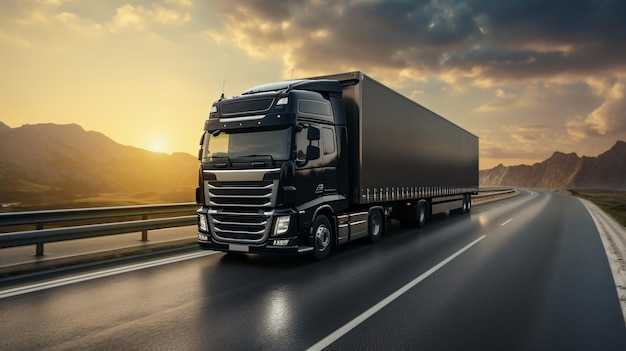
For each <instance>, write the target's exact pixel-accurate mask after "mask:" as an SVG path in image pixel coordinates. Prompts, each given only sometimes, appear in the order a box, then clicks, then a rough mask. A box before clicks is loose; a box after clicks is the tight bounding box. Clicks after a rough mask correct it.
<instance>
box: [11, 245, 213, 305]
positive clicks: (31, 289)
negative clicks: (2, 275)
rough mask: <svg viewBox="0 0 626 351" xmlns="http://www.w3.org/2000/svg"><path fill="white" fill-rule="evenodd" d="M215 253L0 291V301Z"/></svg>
mask: <svg viewBox="0 0 626 351" xmlns="http://www.w3.org/2000/svg"><path fill="white" fill-rule="evenodd" d="M216 253H218V252H217V251H200V252H195V253H192V254H187V255H182V256H176V257H171V258H164V259H161V260H156V261H151V262H145V263H138V264H133V265H130V266H124V267H119V268H112V269H107V270H104V271H98V272H93V273H86V274H81V275H77V276H74V277H68V278H61V279H56V280H52V281H49V282H43V283H37V284H31V285H26V286H22V287H18V288H13V289H7V290H2V291H0V299H4V298H7V297H11V296H17V295H24V294H28V293H31V292H35V291H41V290H46V289H52V288H56V287H59V286H64V285H70V284H75V283H80V282H84V281H87V280H93V279H98V278H104V277H108V276H112V275H116V274H122V273H128V272H132V271H138V270H141V269H145V268H151V267H157V266H162V265H166V264H170V263H176V262H181V261H186V260H191V259H194V258H199V257H202V256H209V255H214V254H216Z"/></svg>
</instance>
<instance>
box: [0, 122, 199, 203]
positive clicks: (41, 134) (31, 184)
mask: <svg viewBox="0 0 626 351" xmlns="http://www.w3.org/2000/svg"><path fill="white" fill-rule="evenodd" d="M197 181H198V160H197V159H196V158H195V157H193V156H192V155H190V154H186V153H174V154H172V155H168V154H164V153H156V152H151V151H147V150H143V149H140V148H136V147H131V146H126V145H121V144H118V143H116V142H115V141H113V140H112V139H110V138H109V137H107V136H105V135H104V134H102V133H98V132H94V131H85V130H84V129H83V128H82V127H81V126H79V125H77V124H67V125H58V124H36V125H28V124H27V125H23V126H21V127H18V128H10V127H9V126H7V125H6V124H4V123H2V122H0V203H4V204H6V203H29V204H40V203H45V202H67V201H72V200H77V199H81V198H94V197H96V198H97V197H98V196H99V197H101V198H109V199H110V198H112V197H113V198H119V199H121V202H122V204H127V205H131V204H142V203H154V202H157V203H164V202H191V201H194V200H195V187H196V183H197ZM103 194H109V196H103ZM94 201H95V202H96V203H95V205H110V203H104V204H98V203H97V201H98V200H94ZM94 201H92V202H94ZM104 202H108V201H106V200H105V201H104Z"/></svg>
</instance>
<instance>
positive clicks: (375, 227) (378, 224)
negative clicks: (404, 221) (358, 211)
mask: <svg viewBox="0 0 626 351" xmlns="http://www.w3.org/2000/svg"><path fill="white" fill-rule="evenodd" d="M367 224H368V225H367V231H368V233H369V238H370V242H371V243H377V242H378V241H379V240H380V237H381V236H382V235H383V231H384V228H385V226H384V225H383V216H382V215H381V213H380V211H379V210H373V211H371V212H370V214H369V219H368V222H367Z"/></svg>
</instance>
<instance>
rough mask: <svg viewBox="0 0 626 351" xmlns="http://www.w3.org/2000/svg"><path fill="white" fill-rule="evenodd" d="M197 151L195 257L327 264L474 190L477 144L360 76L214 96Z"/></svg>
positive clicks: (463, 206)
mask: <svg viewBox="0 0 626 351" xmlns="http://www.w3.org/2000/svg"><path fill="white" fill-rule="evenodd" d="M200 145H201V147H200V151H199V154H198V158H199V160H200V167H199V186H198V188H197V189H196V202H197V203H198V204H199V205H200V206H201V207H200V208H199V209H198V211H197V215H198V243H199V246H200V247H201V248H203V249H210V250H219V251H225V252H250V253H259V254H312V255H313V257H315V258H316V259H324V258H326V257H327V256H328V254H329V253H330V251H331V249H332V248H333V247H335V246H337V245H340V244H343V243H347V242H350V241H353V240H357V239H361V238H369V240H370V241H371V242H377V241H378V240H379V239H380V238H381V236H382V235H383V234H384V233H385V230H386V226H387V224H388V220H389V219H396V220H399V221H400V223H401V224H402V225H410V226H423V225H424V223H425V222H426V220H427V219H428V218H429V217H431V216H432V215H434V214H436V213H440V212H445V211H456V212H461V213H467V212H469V211H470V208H471V194H473V193H476V192H477V191H478V138H477V137H476V136H474V135H473V134H471V133H469V132H468V131H466V130H464V129H462V128H460V127H458V126H456V125H455V124H453V123H451V122H450V121H448V120H446V119H444V118H443V117H441V116H439V115H437V114H436V113H434V112H432V111H430V110H429V109H427V108H425V107H423V106H421V105H419V104H417V103H416V102H414V101H412V100H410V99H408V98H406V97H405V96H403V95H401V94H399V93H397V92H395V91H393V90H392V89H390V88H388V87H386V86H384V85H383V84H381V83H379V82H377V81H375V80H374V79H372V78H370V77H368V76H367V75H365V74H363V73H362V72H349V73H341V74H334V75H327V76H320V77H313V78H306V79H297V80H290V81H285V82H277V83H270V84H264V85H260V86H257V87H254V88H251V89H248V90H246V91H244V92H243V93H242V94H241V95H240V96H236V97H232V98H224V97H223V95H222V97H221V98H220V99H219V100H217V101H216V102H214V103H213V105H212V107H211V110H210V113H209V117H208V119H207V120H206V122H205V124H204V132H203V134H202V138H201V140H200Z"/></svg>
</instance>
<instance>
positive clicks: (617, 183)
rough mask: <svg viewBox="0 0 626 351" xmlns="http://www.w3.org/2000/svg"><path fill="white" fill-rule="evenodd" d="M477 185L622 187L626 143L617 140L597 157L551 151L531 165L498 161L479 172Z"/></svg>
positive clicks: (625, 182) (625, 174)
mask: <svg viewBox="0 0 626 351" xmlns="http://www.w3.org/2000/svg"><path fill="white" fill-rule="evenodd" d="M480 184H481V185H483V186H489V185H504V186H520V187H528V188H544V189H614V190H626V142H623V141H618V142H617V143H616V144H615V145H614V146H613V147H612V148H611V149H609V150H608V151H606V152H604V153H602V154H600V155H598V156H597V157H587V156H583V157H578V155H576V154H575V153H571V154H564V153H562V152H555V153H554V154H553V155H552V156H551V157H550V158H548V159H547V160H545V161H543V162H541V163H535V164H534V165H532V166H527V165H519V166H510V167H506V166H503V165H502V164H500V165H498V166H496V167H494V168H492V169H488V170H483V171H480Z"/></svg>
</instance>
